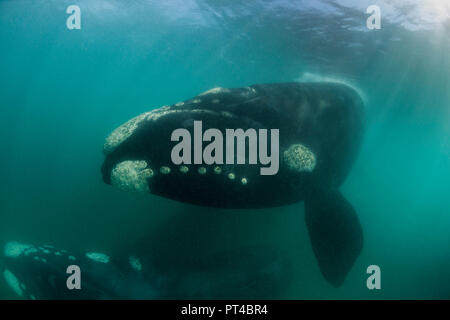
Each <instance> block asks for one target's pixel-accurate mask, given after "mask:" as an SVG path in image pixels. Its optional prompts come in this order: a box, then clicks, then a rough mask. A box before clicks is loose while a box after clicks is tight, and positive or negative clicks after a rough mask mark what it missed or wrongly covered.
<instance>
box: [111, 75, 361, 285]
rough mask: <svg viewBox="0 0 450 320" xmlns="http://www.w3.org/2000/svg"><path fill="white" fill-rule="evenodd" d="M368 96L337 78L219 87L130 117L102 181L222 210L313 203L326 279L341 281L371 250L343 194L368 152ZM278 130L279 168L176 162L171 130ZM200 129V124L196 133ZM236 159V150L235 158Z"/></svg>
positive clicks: (309, 207)
mask: <svg viewBox="0 0 450 320" xmlns="http://www.w3.org/2000/svg"><path fill="white" fill-rule="evenodd" d="M363 118H364V112H363V102H362V99H361V98H360V96H359V95H358V94H357V93H356V92H355V90H353V89H352V88H350V87H348V86H346V85H343V84H338V83H278V84H258V85H252V86H250V87H246V88H234V89H228V88H214V89H211V90H209V91H207V92H205V93H202V94H200V95H198V96H196V97H194V98H192V99H189V100H186V101H183V102H179V103H177V104H175V105H171V106H164V107H162V108H159V109H155V110H152V111H150V112H147V113H144V114H142V115H139V116H137V117H136V118H133V119H131V120H129V121H128V122H127V123H125V124H124V125H122V126H120V127H119V128H117V129H116V130H114V131H113V132H112V133H111V135H110V136H109V137H108V138H107V139H106V142H105V145H104V153H105V156H106V158H105V161H104V163H103V166H102V174H103V180H104V182H105V183H108V184H112V185H114V186H116V187H118V188H120V189H123V190H129V191H134V192H147V193H152V194H155V195H159V196H163V197H167V198H170V199H174V200H178V201H182V202H187V203H193V204H197V205H202V206H209V207H219V208H261V207H275V206H281V205H286V204H290V203H295V202H299V201H304V204H305V205H304V206H305V220H306V225H307V227H308V232H309V236H310V239H311V243H312V248H313V251H314V253H315V255H316V257H317V259H318V263H319V267H320V270H321V272H322V274H323V275H324V277H325V278H326V279H327V280H328V281H329V282H330V283H331V284H332V285H334V286H340V285H341V284H342V283H343V281H344V279H345V277H346V275H347V273H348V271H349V270H350V268H351V266H352V265H353V263H354V261H355V260H356V258H357V257H358V255H359V253H360V251H361V250H362V243H363V236H362V229H361V226H360V223H359V220H358V218H357V216H356V213H355V210H354V209H353V207H352V205H351V204H350V203H349V202H348V201H347V200H346V199H345V198H344V196H343V195H342V194H341V193H340V192H339V190H338V188H339V186H340V185H341V184H342V183H343V182H344V180H345V179H346V177H347V175H348V173H349V170H350V169H351V167H352V164H353V162H354V160H355V158H356V156H357V153H358V151H359V148H360V145H361V141H362V137H363V131H364V120H363ZM194 121H202V125H203V128H204V130H206V129H208V128H216V129H219V130H221V131H222V132H225V131H226V129H228V128H240V129H243V130H248V129H255V130H258V129H279V155H280V158H279V166H280V167H279V171H278V172H277V174H275V175H261V174H260V166H258V165H254V164H249V161H248V157H249V155H248V153H247V154H246V155H245V156H246V159H247V161H246V162H245V164H237V161H234V162H232V163H225V164H211V165H207V164H188V165H186V164H183V165H174V164H173V162H172V161H171V160H172V158H171V149H172V148H173V146H174V142H172V141H171V134H172V132H173V131H174V130H176V129H178V128H185V129H188V130H190V129H192V128H193V126H194ZM191 131H192V130H191ZM234 157H235V158H236V154H235V155H234Z"/></svg>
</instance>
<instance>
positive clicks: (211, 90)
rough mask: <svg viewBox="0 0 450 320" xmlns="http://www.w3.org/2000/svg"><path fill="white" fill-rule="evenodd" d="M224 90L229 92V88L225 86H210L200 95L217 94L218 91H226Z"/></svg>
mask: <svg viewBox="0 0 450 320" xmlns="http://www.w3.org/2000/svg"><path fill="white" fill-rule="evenodd" d="M226 92H230V90H229V89H226V88H222V87H216V88H212V89H210V90H208V91H205V92H203V93H201V94H200V95H201V96H205V95H208V94H218V93H226Z"/></svg>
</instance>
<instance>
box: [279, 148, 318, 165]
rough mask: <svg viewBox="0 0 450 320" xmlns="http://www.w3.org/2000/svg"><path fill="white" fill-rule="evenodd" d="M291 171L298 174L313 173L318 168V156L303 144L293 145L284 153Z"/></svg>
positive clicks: (285, 160)
mask: <svg viewBox="0 0 450 320" xmlns="http://www.w3.org/2000/svg"><path fill="white" fill-rule="evenodd" d="M283 157H284V162H285V163H286V165H287V166H288V168H289V169H291V170H294V171H297V172H312V171H313V170H314V168H315V167H316V156H315V155H314V153H313V152H312V151H311V150H310V149H309V148H307V147H305V146H304V145H302V144H293V145H291V146H290V147H289V148H288V149H287V150H286V151H284V153H283Z"/></svg>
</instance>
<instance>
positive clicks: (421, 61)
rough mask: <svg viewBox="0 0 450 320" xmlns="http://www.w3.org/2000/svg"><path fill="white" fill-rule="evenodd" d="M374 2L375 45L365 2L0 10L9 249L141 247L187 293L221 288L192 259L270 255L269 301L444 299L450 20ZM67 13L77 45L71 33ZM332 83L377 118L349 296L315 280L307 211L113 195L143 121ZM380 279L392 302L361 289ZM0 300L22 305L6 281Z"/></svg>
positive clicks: (352, 178)
mask: <svg viewBox="0 0 450 320" xmlns="http://www.w3.org/2000/svg"><path fill="white" fill-rule="evenodd" d="M378 3H379V5H380V7H381V9H382V28H381V30H367V29H366V18H367V17H368V15H367V14H366V13H365V9H366V8H367V7H368V6H369V4H372V3H371V2H370V1H356V0H354V1H349V0H347V1H344V0H342V1H287V0H286V1H280V0H276V1H275V0H274V1H233V0H231V1H225V0H221V1H201V0H197V1H194V0H187V1H181V0H177V1H169V0H168V1H137V0H133V1H104V0H98V1H97V0H96V1H87V0H86V1H76V0H73V1H56V0H55V1H43V0H39V1H25V0H23V1H22V0H17V1H8V0H7V1H5V0H2V1H0V44H1V50H0V110H1V117H0V137H1V139H0V150H1V157H0V177H1V179H0V243H1V244H3V243H5V242H6V241H10V240H19V241H23V242H30V243H51V244H55V245H57V246H59V247H64V248H67V249H69V250H71V249H72V250H88V249H89V250H90V249H95V250H102V251H104V252H108V253H110V254H112V255H114V254H115V253H117V254H120V253H122V252H126V251H127V250H128V249H129V248H130V247H132V246H134V245H135V243H137V242H138V241H139V240H140V239H142V238H145V239H148V241H149V244H148V246H149V248H151V249H152V250H158V248H159V249H160V250H161V248H163V249H164V252H165V254H164V255H163V256H162V260H164V261H159V263H160V264H161V265H163V266H164V265H167V266H168V267H170V268H175V269H176V268H177V266H178V270H177V272H178V273H180V274H183V272H185V276H186V277H187V278H192V279H194V280H192V282H191V287H190V288H188V289H186V290H187V291H189V290H194V289H193V288H195V287H196V286H197V287H201V286H202V285H204V283H205V282H214V281H218V278H220V277H222V276H223V275H224V273H215V272H214V270H213V269H212V270H208V272H206V273H205V275H203V276H199V277H198V279H199V280H198V281H195V279H196V278H195V277H193V276H192V273H193V271H192V270H190V269H186V270H183V265H184V263H185V261H189V259H192V258H193V257H194V258H195V257H197V256H205V257H207V256H208V255H209V254H213V253H215V252H222V251H227V252H233V250H235V251H236V252H242V250H244V255H243V257H242V255H241V256H239V257H240V258H239V259H245V256H246V255H245V250H247V249H242V248H263V252H267V255H264V254H263V255H261V257H260V259H261V263H262V264H264V263H265V262H267V261H270V260H271V259H273V256H274V255H277V254H278V255H282V258H283V259H284V260H285V261H287V262H288V263H289V265H291V268H287V269H286V270H283V272H282V275H283V276H281V277H279V279H278V280H277V281H279V283H278V285H279V290H278V291H276V292H275V291H274V294H273V296H271V295H270V294H269V295H268V296H269V297H273V298H287V299H312V298H313V299H316V298H318V299H348V298H358V299H359V298H361V299H380V298H385V299H404V298H405V299H411V298H415V299H417V298H420V299H422V298H423V299H430V298H438V299H448V298H450V273H449V270H450V234H449V230H450V197H449V195H450V192H449V189H450V56H449V54H448V53H449V52H450V45H449V44H450V22H449V19H448V16H449V12H450V8H449V7H448V6H447V5H446V4H445V2H444V1H437V0H429V1H396V2H389V3H391V4H388V2H384V1H378ZM70 4H78V5H79V6H80V8H81V12H82V25H81V26H82V28H81V30H68V29H67V27H66V19H67V17H68V14H66V12H65V11H66V8H67V6H68V5H70ZM330 79H332V80H338V81H344V82H346V83H348V84H350V85H352V86H354V87H355V88H357V89H358V90H359V91H360V92H361V94H362V95H363V97H364V100H365V103H366V109H367V131H366V136H365V140H364V144H363V147H362V150H361V153H360V156H359V157H358V160H357V162H356V163H355V165H354V167H353V169H352V171H351V174H350V175H349V177H348V178H347V180H346V182H345V184H344V185H343V186H342V187H341V190H342V191H343V193H344V194H345V195H346V197H347V198H348V199H349V200H350V201H351V203H352V204H353V205H354V207H355V209H356V211H357V212H358V215H359V218H360V221H361V224H362V226H363V230H364V236H365V243H364V249H363V252H362V254H361V256H360V257H359V258H358V260H357V261H356V263H355V265H354V267H353V268H352V270H351V272H350V274H349V275H348V277H347V279H346V281H345V283H344V285H343V286H342V287H340V288H337V289H336V288H333V287H332V286H330V285H329V284H328V283H327V282H326V281H325V280H324V278H323V277H322V275H321V274H320V272H319V270H318V266H317V263H316V259H315V258H314V256H313V252H312V249H311V245H310V242H309V239H308V235H307V231H306V227H305V223H304V212H303V204H302V203H299V204H295V205H291V206H286V207H281V208H276V209H261V210H242V211H240V210H236V211H231V210H218V209H204V208H198V207H195V206H189V205H185V204H182V203H177V202H173V201H170V200H166V199H162V198H158V197H156V196H151V195H149V196H146V195H134V194H128V193H125V192H121V191H118V190H115V189H113V188H112V187H110V186H108V185H106V184H104V183H103V182H102V180H101V175H100V166H101V163H102V161H103V155H102V146H103V142H104V139H105V137H106V136H107V135H108V134H109V133H110V132H111V131H112V130H113V129H114V128H115V127H117V126H118V125H120V124H122V123H123V122H125V121H126V120H128V119H129V118H131V117H133V116H135V115H137V114H140V113H142V112H145V111H148V110H150V109H153V108H157V107H160V106H162V105H167V104H173V103H176V102H178V101H182V100H185V99H188V98H190V97H192V96H195V95H197V94H199V93H200V92H203V91H205V90H207V89H210V88H212V87H215V86H223V87H242V86H247V85H251V84H255V83H268V82H284V81H294V80H299V81H302V80H308V81H310V80H315V81H322V80H330ZM274 252H275V253H274ZM237 256H238V255H237ZM236 263H238V262H236ZM371 264H376V265H379V266H380V267H381V272H382V275H381V281H382V289H381V290H372V291H371V290H368V289H367V287H366V279H367V276H368V275H367V274H366V268H367V267H368V266H369V265H371ZM252 266H253V265H252ZM253 267H254V266H253ZM212 268H213V267H212ZM229 272H230V273H232V272H233V270H229ZM225 273H226V271H225ZM253 280H254V279H253ZM257 280H258V279H257ZM260 281H263V280H262V279H260ZM229 290H230V292H233V290H235V292H236V296H239V290H244V291H241V293H242V292H244V295H245V292H246V291H245V290H246V289H245V288H244V289H240V288H234V289H233V288H229ZM250 297H251V296H250ZM0 298H16V296H14V295H13V293H12V291H11V290H10V289H9V288H8V287H7V285H6V283H5V282H4V281H3V279H0Z"/></svg>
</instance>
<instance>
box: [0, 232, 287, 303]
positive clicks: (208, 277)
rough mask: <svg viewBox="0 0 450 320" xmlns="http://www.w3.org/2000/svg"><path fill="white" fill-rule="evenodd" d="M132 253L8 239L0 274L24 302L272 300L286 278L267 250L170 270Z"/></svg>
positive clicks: (283, 263)
mask: <svg viewBox="0 0 450 320" xmlns="http://www.w3.org/2000/svg"><path fill="white" fill-rule="evenodd" d="M132 251H133V250H130V252H128V253H127V254H119V255H117V254H116V255H114V256H112V255H109V254H107V253H104V252H78V253H74V252H71V251H66V250H64V249H60V248H56V247H54V246H52V245H41V246H40V245H34V244H24V243H20V242H17V241H10V242H8V243H7V244H6V245H5V247H4V250H3V254H1V255H0V262H1V263H0V273H1V274H2V275H3V279H4V280H5V282H6V284H7V285H8V286H9V287H10V288H11V289H12V291H13V292H14V293H15V294H16V295H17V296H19V297H21V298H23V299H30V300H35V299H38V300H42V299H44V300H47V299H58V300H61V299H64V300H65V299H70V300H76V299H83V300H84V299H95V300H98V299H108V300H110V299H248V298H252V299H268V298H272V299H273V298H277V297H279V295H280V293H281V291H282V289H283V288H284V286H285V285H286V284H287V283H289V279H290V276H291V272H290V270H291V268H290V262H289V261H288V260H286V259H285V258H284V257H283V255H281V254H280V253H279V251H278V250H276V251H275V250H273V249H271V248H267V247H242V248H237V249H235V250H233V251H219V252H216V253H213V254H208V255H205V256H204V257H201V259H199V260H198V261H195V262H194V263H190V262H186V261H183V260H180V261H178V262H179V263H180V264H179V265H178V266H177V268H175V269H174V268H164V267H161V266H160V265H158V264H159V259H160V258H161V257H160V256H159V254H158V253H155V252H150V253H149V252H148V251H146V252H145V253H144V255H140V254H137V255H134V254H135V253H136V252H132ZM243 260H245V262H244V263H243ZM69 266H77V267H78V268H79V270H80V273H79V275H80V277H79V286H78V287H77V288H73V287H72V288H71V289H69V287H68V285H67V283H70V284H74V283H75V281H73V280H72V279H71V276H72V275H73V271H72V270H71V269H70V268H69ZM163 266H164V265H163ZM68 268H69V269H68ZM67 271H69V272H67Z"/></svg>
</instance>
